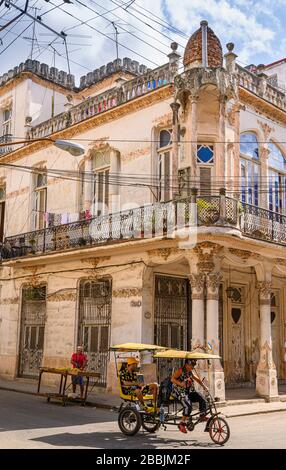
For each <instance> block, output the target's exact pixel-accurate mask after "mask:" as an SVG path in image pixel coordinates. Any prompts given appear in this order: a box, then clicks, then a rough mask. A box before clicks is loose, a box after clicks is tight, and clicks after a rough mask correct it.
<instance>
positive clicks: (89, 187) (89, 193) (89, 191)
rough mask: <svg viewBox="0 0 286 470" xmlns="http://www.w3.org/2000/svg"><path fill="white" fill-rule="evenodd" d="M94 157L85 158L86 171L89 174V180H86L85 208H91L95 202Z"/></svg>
mask: <svg viewBox="0 0 286 470" xmlns="http://www.w3.org/2000/svg"><path fill="white" fill-rule="evenodd" d="M92 170H93V168H92V158H91V157H89V158H87V159H86V160H85V165H84V171H85V173H87V174H88V175H89V178H87V181H85V182H84V204H83V207H84V210H91V206H92V203H93V200H92V199H93V183H92V177H91V174H92Z"/></svg>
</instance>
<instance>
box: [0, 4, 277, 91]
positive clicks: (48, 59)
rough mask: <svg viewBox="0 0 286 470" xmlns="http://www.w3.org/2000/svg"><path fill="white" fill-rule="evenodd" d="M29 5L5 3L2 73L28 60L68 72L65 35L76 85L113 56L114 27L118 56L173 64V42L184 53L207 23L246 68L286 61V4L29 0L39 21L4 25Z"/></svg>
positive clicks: (0, 19) (0, 18)
mask: <svg viewBox="0 0 286 470" xmlns="http://www.w3.org/2000/svg"><path fill="white" fill-rule="evenodd" d="M67 2H72V3H67ZM5 3H6V4H9V3H10V7H9V8H7V7H6V6H5ZM25 3H26V0H6V1H4V0H0V29H1V27H3V26H5V25H6V27H5V28H4V29H3V30H2V31H1V32H0V75H2V74H3V73H5V72H7V71H8V70H9V69H11V68H13V67H14V66H16V65H19V64H20V63H21V62H24V61H25V60H26V59H28V58H31V57H32V58H33V59H36V60H39V61H40V62H43V63H47V64H48V65H50V66H52V65H53V64H54V62H55V66H56V67H57V68H58V69H62V70H66V71H68V63H67V58H66V48H65V45H64V41H63V40H62V38H61V37H59V34H60V33H61V32H62V31H63V32H64V33H65V34H66V35H67V36H66V42H67V48H68V56H69V66H70V71H71V73H72V74H74V75H75V77H76V84H77V85H78V84H79V78H80V77H81V76H82V75H85V74H87V73H88V72H90V71H92V70H94V69H96V68H99V67H100V66H101V65H104V64H107V63H108V62H110V61H112V60H114V59H115V58H116V56H117V50H116V41H115V30H117V32H118V36H117V38H118V55H119V58H121V59H122V58H124V57H130V58H132V59H133V60H137V61H138V62H139V63H142V64H145V65H147V66H148V67H149V68H155V67H156V66H159V65H162V64H164V63H166V62H167V61H168V58H167V54H168V53H169V52H170V44H171V42H172V41H176V42H178V44H179V47H178V52H179V53H180V54H181V55H182V56H183V53H184V48H185V46H186V43H187V41H188V38H189V37H190V36H191V34H192V33H193V32H194V31H195V30H196V29H198V27H199V25H200V21H201V20H203V19H204V20H207V21H208V23H209V26H210V27H211V28H212V29H213V30H214V32H215V33H216V35H217V36H218V37H219V39H220V40H221V43H222V47H223V50H224V51H225V52H226V47H225V45H226V44H227V43H228V42H233V43H234V44H235V48H234V51H235V53H236V54H237V55H238V59H237V60H238V62H239V63H240V64H241V65H248V64H250V63H254V64H261V63H262V64H268V63H271V62H273V61H275V60H278V59H280V58H284V57H286V34H285V33H286V26H285V24H286V21H285V20H286V0H274V1H270V0H133V1H132V0H29V2H28V5H29V7H28V10H27V12H28V13H29V15H32V16H33V17H34V16H35V14H36V15H37V16H40V17H41V24H39V23H36V22H34V21H33V20H32V18H30V17H28V16H27V15H23V16H21V17H20V18H18V19H17V20H16V21H14V22H12V23H11V24H10V25H8V26H7V23H9V22H10V21H11V20H12V19H14V18H15V17H16V16H18V15H19V11H18V10H17V9H16V8H15V7H19V8H23V7H24V5H25ZM36 9H37V10H36ZM44 25H45V26H46V27H45V26H44ZM47 27H49V28H51V29H52V30H53V32H52V31H50V30H49V29H47ZM56 33H58V35H57V34H56Z"/></svg>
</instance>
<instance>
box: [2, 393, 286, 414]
mask: <svg viewBox="0 0 286 470" xmlns="http://www.w3.org/2000/svg"><path fill="white" fill-rule="evenodd" d="M0 390H6V391H8V392H16V393H22V394H26V395H34V396H37V397H46V394H45V393H37V392H31V391H29V390H19V389H16V388H12V387H11V388H10V387H9V388H8V387H3V386H0ZM85 406H90V407H93V408H101V409H104V410H110V411H115V412H116V411H118V410H119V406H117V405H106V404H105V403H97V402H91V401H86V402H85ZM237 406H241V405H237ZM222 408H223V409H219V411H220V412H221V413H222V414H223V415H224V416H225V417H226V418H239V417H242V416H253V415H260V414H270V413H279V412H281V411H285V412H286V408H278V409H275V410H260V411H248V412H245V413H243V412H242V413H238V414H234V415H232V414H227V413H224V410H225V411H227V410H226V408H227V405H225V406H223V407H222Z"/></svg>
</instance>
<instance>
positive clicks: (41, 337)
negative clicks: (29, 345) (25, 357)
mask: <svg viewBox="0 0 286 470" xmlns="http://www.w3.org/2000/svg"><path fill="white" fill-rule="evenodd" d="M44 334H45V327H44V326H40V327H39V336H38V349H40V350H43V349H44Z"/></svg>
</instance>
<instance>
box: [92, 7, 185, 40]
mask: <svg viewBox="0 0 286 470" xmlns="http://www.w3.org/2000/svg"><path fill="white" fill-rule="evenodd" d="M90 1H92V0H90ZM110 1H111V2H112V3H114V5H118V3H116V2H115V1H114V0H110ZM120 6H121V5H120ZM121 8H122V6H121ZM131 8H132V9H134V8H133V7H131ZM124 11H126V12H127V13H128V14H129V15H131V16H133V17H134V18H136V19H137V20H138V21H140V22H141V23H143V24H145V25H146V26H148V28H151V29H152V30H153V31H156V32H157V33H159V34H161V35H162V36H164V37H165V38H167V39H169V41H171V42H172V41H174V39H172V38H171V37H170V36H167V35H166V34H165V33H163V32H162V31H159V30H158V29H156V28H155V27H154V26H152V25H150V24H149V23H146V21H144V20H142V19H141V18H139V17H138V16H137V15H135V14H134V13H132V12H131V11H130V9H129V8H128V9H127V10H124ZM136 11H137V10H136ZM139 14H140V12H139ZM144 16H146V15H144ZM147 18H148V19H151V20H152V18H150V17H147ZM161 26H163V27H164V25H161ZM176 42H178V41H176ZM178 45H179V46H180V47H182V48H183V49H184V48H185V46H183V45H182V44H180V43H179V42H178Z"/></svg>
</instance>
